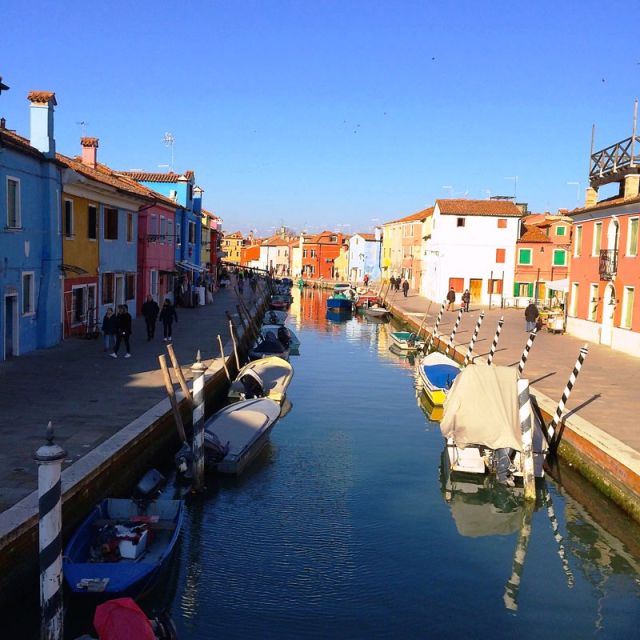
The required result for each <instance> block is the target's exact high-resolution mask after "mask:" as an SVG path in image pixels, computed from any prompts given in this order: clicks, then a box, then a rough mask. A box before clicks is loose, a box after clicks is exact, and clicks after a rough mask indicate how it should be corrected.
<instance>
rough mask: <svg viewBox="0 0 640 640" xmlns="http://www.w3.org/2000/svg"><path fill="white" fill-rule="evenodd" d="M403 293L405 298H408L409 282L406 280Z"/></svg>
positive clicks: (403, 282) (403, 284)
mask: <svg viewBox="0 0 640 640" xmlns="http://www.w3.org/2000/svg"><path fill="white" fill-rule="evenodd" d="M402 293H403V295H404V297H405V298H406V297H407V293H409V281H408V280H407V279H406V278H405V279H404V280H403V281H402Z"/></svg>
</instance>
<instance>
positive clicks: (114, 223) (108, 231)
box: [104, 207, 118, 302]
mask: <svg viewBox="0 0 640 640" xmlns="http://www.w3.org/2000/svg"><path fill="white" fill-rule="evenodd" d="M104 239H105V240H117V239H118V210H117V209H110V208H109V207H105V209H104ZM112 302H113V301H112Z"/></svg>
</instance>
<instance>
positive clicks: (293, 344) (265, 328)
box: [260, 324, 300, 355]
mask: <svg viewBox="0 0 640 640" xmlns="http://www.w3.org/2000/svg"><path fill="white" fill-rule="evenodd" d="M269 331H271V332H273V333H275V335H276V337H277V338H278V341H279V342H280V343H281V344H282V346H283V347H284V348H285V349H289V352H290V354H293V353H294V352H298V351H299V349H300V339H299V338H298V336H297V335H296V334H295V333H294V332H293V329H290V328H289V327H285V326H283V325H277V324H263V325H262V327H260V333H261V334H262V336H263V337H265V338H266V335H267V333H268V332H269ZM296 355H297V354H296Z"/></svg>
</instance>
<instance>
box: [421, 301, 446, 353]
mask: <svg viewBox="0 0 640 640" xmlns="http://www.w3.org/2000/svg"><path fill="white" fill-rule="evenodd" d="M446 306H447V301H446V300H445V301H444V302H443V303H442V306H441V307H440V311H439V312H438V317H437V318H436V324H435V326H434V327H433V332H432V333H431V335H430V336H429V344H427V349H426V350H427V352H428V351H429V349H431V344H432V343H433V339H434V338H435V337H437V335H438V326H439V325H440V321H441V320H442V314H443V313H444V308H445V307H446Z"/></svg>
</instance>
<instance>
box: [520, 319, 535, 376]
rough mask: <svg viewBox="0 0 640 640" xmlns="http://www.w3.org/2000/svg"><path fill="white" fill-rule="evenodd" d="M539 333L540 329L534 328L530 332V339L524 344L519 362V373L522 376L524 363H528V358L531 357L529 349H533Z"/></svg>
mask: <svg viewBox="0 0 640 640" xmlns="http://www.w3.org/2000/svg"><path fill="white" fill-rule="evenodd" d="M537 334H538V330H537V329H534V330H533V331H532V332H531V333H530V334H529V339H528V340H527V344H525V345H524V351H523V352H522V357H521V358H520V362H519V364H518V375H519V376H521V375H522V372H523V371H524V365H525V364H527V358H528V357H529V351H531V347H532V346H533V341H534V340H535V339H536V335H537Z"/></svg>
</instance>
